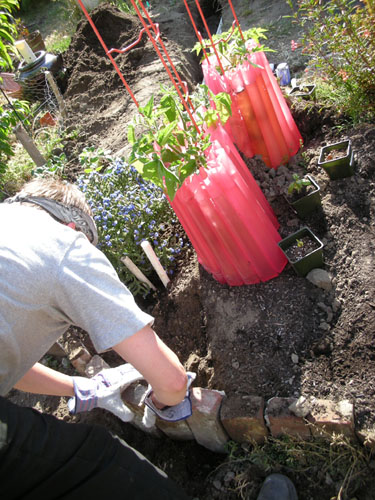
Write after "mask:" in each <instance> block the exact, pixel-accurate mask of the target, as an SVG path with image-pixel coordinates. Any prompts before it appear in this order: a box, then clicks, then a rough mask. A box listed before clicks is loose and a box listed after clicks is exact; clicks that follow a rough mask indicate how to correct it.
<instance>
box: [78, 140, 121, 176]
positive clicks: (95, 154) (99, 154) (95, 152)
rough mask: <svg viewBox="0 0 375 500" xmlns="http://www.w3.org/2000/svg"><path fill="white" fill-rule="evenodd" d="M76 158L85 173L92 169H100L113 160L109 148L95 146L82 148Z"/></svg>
mask: <svg viewBox="0 0 375 500" xmlns="http://www.w3.org/2000/svg"><path fill="white" fill-rule="evenodd" d="M78 159H79V163H80V165H81V167H83V169H84V171H85V172H86V173H87V174H88V173H90V172H92V171H93V170H97V171H100V170H102V169H103V167H106V166H108V165H109V164H110V163H112V162H113V161H114V158H113V156H111V151H110V150H109V149H103V148H95V146H88V147H86V148H83V150H82V152H81V153H80V154H79V157H78Z"/></svg>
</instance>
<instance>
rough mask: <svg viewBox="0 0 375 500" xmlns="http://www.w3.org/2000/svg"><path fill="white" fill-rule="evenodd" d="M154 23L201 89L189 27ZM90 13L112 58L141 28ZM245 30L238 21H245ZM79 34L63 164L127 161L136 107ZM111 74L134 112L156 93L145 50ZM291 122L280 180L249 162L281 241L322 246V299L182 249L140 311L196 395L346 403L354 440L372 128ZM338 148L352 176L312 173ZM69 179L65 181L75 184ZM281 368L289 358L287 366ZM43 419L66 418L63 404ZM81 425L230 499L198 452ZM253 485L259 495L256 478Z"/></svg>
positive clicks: (323, 118)
mask: <svg viewBox="0 0 375 500" xmlns="http://www.w3.org/2000/svg"><path fill="white" fill-rule="evenodd" d="M181 4H182V3H181ZM234 4H235V6H236V3H235V2H234ZM280 4H281V2H280ZM238 8H239V7H238ZM159 10H160V11H159V12H156V7H155V11H154V13H155V15H158V20H159V18H160V26H161V31H162V33H163V28H164V29H165V33H166V36H167V37H168V38H170V41H169V42H168V43H169V47H170V50H171V52H173V54H174V56H175V57H177V58H179V59H180V63H181V70H182V72H183V74H184V77H186V78H185V79H189V80H188V81H189V83H191V84H193V83H194V82H199V81H200V77H201V75H200V71H199V68H198V66H197V64H196V62H197V61H196V60H194V57H193V56H192V55H191V54H190V53H189V52H188V49H189V48H191V47H192V46H193V44H194V43H195V40H194V37H193V35H192V34H191V33H190V31H189V29H188V28H189V24H188V23H183V22H181V16H183V15H184V14H183V11H182V9H180V8H178V9H177V8H176V11H174V10H173V9H171V10H169V11H168V12H167V10H165V11H163V9H162V8H161V7H160V8H159ZM239 11H240V9H239ZM282 11H283V9H282V8H281V7H280V12H282ZM98 12H99V14H98V19H97V27H98V29H99V30H100V29H101V27H102V28H103V29H104V27H105V26H111V38H110V39H108V40H107V43H108V45H109V46H111V47H112V46H113V45H117V42H116V41H117V40H120V41H121V45H123V44H125V43H129V41H131V40H132V39H134V37H135V36H134V35H135V33H136V31H137V29H138V28H139V23H138V21H135V20H131V19H130V20H128V22H129V29H128V31H127V32H126V33H124V32H123V28H122V27H123V22H122V21H121V22H120V21H119V22H115V21H116V19H117V20H118V16H119V15H118V14H117V13H116V12H115V10H114V9H113V8H112V7H107V8H100V9H99V11H98ZM238 13H240V12H238ZM263 15H264V13H263ZM120 17H121V19H124V17H123V15H121V16H120ZM226 17H228V15H227V13H226ZM109 18H110V19H109ZM240 21H241V24H242V22H243V21H242V19H241V18H240ZM245 22H247V23H248V22H249V21H248V20H247V18H246V19H245V20H244V24H245ZM117 26H118V29H119V30H120V31H119V32H118V33H117V32H116V31H115V29H116V28H115V27H117ZM177 27H178V29H177ZM244 27H246V26H244ZM183 28H184V29H186V31H184V29H183ZM90 30H91V28H90V27H89V26H88V25H87V23H85V22H82V24H81V25H80V27H79V28H78V31H77V34H76V36H75V37H74V39H73V41H72V45H71V47H70V49H69V51H68V52H67V53H66V54H65V56H64V60H65V64H66V66H67V68H68V82H67V89H66V93H65V100H66V104H67V110H68V115H69V121H70V122H71V124H75V126H77V125H79V127H80V130H81V132H82V134H83V135H81V138H82V137H83V139H84V140H83V141H81V143H78V144H77V143H76V142H75V143H73V142H71V143H69V144H67V146H66V147H67V151H70V154H73V152H75V151H77V150H79V148H80V147H81V148H82V146H83V145H85V146H88V145H95V146H97V147H99V146H100V147H103V148H106V147H110V148H111V149H112V151H114V152H119V151H121V150H122V151H126V125H127V123H128V121H129V118H130V115H131V114H132V113H134V112H135V108H134V106H133V104H132V103H131V102H130V99H129V96H128V95H127V93H126V89H125V87H123V86H122V84H121V82H120V80H119V78H118V76H117V75H116V73H115V71H114V68H113V66H112V65H111V63H110V61H109V59H108V58H106V56H105V55H104V53H103V49H102V48H101V47H100V45H99V44H98V42H97V40H96V38H95V36H94V34H93V33H91V31H90ZM101 33H102V35H103V36H104V35H105V33H103V32H101ZM122 36H123V38H121V37H122ZM290 37H291V35H290V34H289V33H288V34H287V35H286V36H285V43H284V45H286V44H287V43H289V44H290ZM271 41H272V40H271ZM278 43H279V39H278ZM117 57H122V56H117ZM121 65H122V66H121V69H122V70H123V71H124V76H125V78H126V79H127V81H128V83H129V84H130V86H131V88H132V89H133V91H135V92H136V96H137V98H139V99H140V101H141V102H142V103H145V102H146V101H147V100H148V98H149V95H150V92H152V91H155V89H156V88H157V86H158V84H159V83H162V82H164V83H165V82H167V78H166V76H165V75H164V70H163V69H162V68H161V67H160V66H159V65H158V63H157V60H156V57H155V56H154V54H153V51H152V49H151V48H150V47H149V46H148V45H147V46H146V45H145V44H144V45H143V46H141V47H140V48H137V49H136V50H135V51H134V53H133V55H130V54H129V56H125V57H124V58H123V62H122V63H121ZM293 114H294V116H295V119H296V122H297V126H298V127H299V129H300V131H301V134H302V136H303V138H304V142H305V145H304V148H303V151H302V152H300V153H299V154H298V155H297V156H296V157H295V158H293V159H292V161H291V162H290V163H289V165H288V167H280V168H279V169H278V170H277V171H274V170H269V169H268V168H266V167H265V166H264V164H263V162H262V161H261V160H260V159H258V158H253V159H248V160H247V161H246V163H247V165H248V167H249V169H250V171H251V172H252V174H253V175H254V177H255V178H256V180H257V181H258V183H259V185H260V187H261V188H262V190H263V192H264V193H265V195H266V197H267V199H268V201H269V202H270V204H271V206H272V207H273V209H274V210H275V213H276V215H277V217H278V220H279V222H280V229H279V232H280V235H281V237H285V236H287V235H288V234H291V233H293V232H295V231H296V230H297V229H299V228H300V227H302V226H304V225H308V226H309V227H310V228H311V229H312V230H313V232H314V233H315V234H316V235H317V236H318V237H319V239H320V240H322V241H323V243H324V245H325V246H324V262H325V265H324V269H325V270H326V271H327V272H328V273H329V274H330V277H331V284H332V288H331V289H329V290H326V289H323V288H319V287H317V286H315V285H313V284H312V283H311V282H310V281H308V280H307V279H305V278H302V277H298V276H296V274H295V273H294V271H293V269H292V268H291V267H290V266H289V265H288V266H287V267H286V268H285V270H284V271H283V272H282V273H281V274H280V276H278V277H277V278H275V279H272V280H270V281H268V282H266V283H260V284H257V285H251V286H240V287H229V286H227V285H221V284H219V283H218V282H217V281H215V280H214V279H213V278H212V277H211V276H210V275H209V274H208V273H207V272H206V271H205V270H204V269H203V268H202V267H201V266H200V265H199V264H198V261H197V258H196V254H195V252H194V251H193V249H190V250H188V251H186V252H185V253H184V254H183V258H182V259H181V260H180V262H179V266H178V272H177V273H176V274H175V276H174V278H173V279H172V281H171V283H170V285H169V287H168V290H165V289H164V288H163V286H162V285H161V283H156V282H155V284H157V285H158V288H159V292H158V294H157V296H156V298H154V299H153V300H151V299H150V300H149V301H148V302H146V303H142V304H141V305H142V307H144V308H146V309H147V310H148V311H149V312H151V314H153V315H154V316H155V330H156V331H157V333H158V334H159V335H160V337H161V338H162V339H163V340H164V341H165V342H166V343H167V344H168V345H169V346H170V347H171V348H172V349H173V350H174V351H175V352H176V353H177V354H178V356H179V357H180V359H181V361H182V362H183V363H184V365H185V366H186V368H187V369H189V370H192V371H195V372H196V373H197V380H196V382H195V385H196V386H201V387H207V388H212V389H218V390H222V391H225V392H226V393H227V394H236V395H240V396H241V397H243V398H246V396H249V395H256V396H262V397H264V398H265V399H268V398H271V397H273V396H285V397H289V396H293V397H299V396H300V395H303V396H305V397H309V396H315V397H319V398H323V399H332V400H335V401H339V400H342V399H348V400H349V401H350V402H352V403H353V404H354V409H355V417H356V427H357V430H358V431H361V432H366V431H367V430H368V429H374V428H375V347H374V342H373V337H374V326H373V325H374V324H375V300H374V296H375V273H374V267H375V266H374V252H375V239H374V203H375V184H374V178H375V177H374V174H375V164H374V161H373V158H374V156H375V128H374V126H373V125H370V124H369V125H361V126H360V127H358V128H350V129H346V130H344V131H343V132H341V133H338V132H335V130H336V131H338V130H339V129H338V128H336V129H334V128H332V127H333V126H334V125H340V124H342V123H343V120H342V117H340V116H336V115H335V114H334V113H328V112H321V111H320V110H319V108H318V107H317V104H315V103H314V102H307V103H306V102H302V103H301V102H296V103H293ZM343 138H350V139H351V141H352V146H353V149H354V150H355V151H356V153H357V155H356V158H357V162H356V165H355V175H354V176H353V177H350V178H346V179H343V180H339V181H330V180H329V178H328V176H327V174H326V173H325V172H324V171H323V170H322V169H320V168H318V165H317V162H318V159H319V152H320V148H321V146H322V145H324V144H328V143H332V142H335V141H336V140H342V139H343ZM296 172H297V173H298V174H300V175H301V176H303V175H304V174H305V173H308V174H311V175H313V176H314V178H315V179H316V180H317V182H318V183H319V185H320V187H321V194H322V212H321V213H315V214H314V215H312V216H310V217H308V218H307V221H306V220H304V221H301V220H299V219H298V218H297V216H296V215H295V213H294V212H293V211H292V210H291V209H290V207H289V206H288V204H287V203H286V201H285V199H284V197H283V193H284V192H285V189H286V188H287V186H288V185H289V183H290V182H291V180H292V174H293V173H296ZM77 173H78V172H77V171H76V170H75V169H74V168H73V169H72V170H71V172H70V177H71V179H72V180H74V179H75V178H76V176H77ZM75 337H76V338H77V339H79V340H80V341H83V342H84V343H85V344H86V346H87V347H88V349H89V350H90V349H91V345H90V342H89V340H88V339H87V336H86V335H85V334H84V332H77V331H75V330H73V331H71V332H70V338H71V339H74V338H75ZM292 355H297V357H298V362H297V363H295V362H294V361H295V359H297V358H295V356H293V358H292ZM103 357H104V359H106V360H107V361H108V362H109V363H110V364H117V363H118V362H119V359H118V358H116V356H114V355H113V354H110V353H108V354H105V355H103ZM46 401H47V400H44V399H43V400H42V402H41V404H40V406H41V407H43V408H46V405H47V408H48V404H50V403H46ZM56 404H57V403H56ZM47 411H51V412H53V413H55V414H57V415H58V416H59V417H60V418H62V417H63V418H65V419H69V418H70V417H68V415H67V414H66V410H64V406H63V405H61V404H60V406H59V407H58V408H57V409H56V408H55V409H53V408H50V409H49V410H47ZM77 419H79V418H78V417H74V418H72V420H73V421H76V420H77ZM86 421H91V422H99V423H103V424H104V425H107V426H109V427H110V428H112V429H113V431H114V432H116V433H118V434H120V435H122V436H123V437H125V438H127V439H129V440H130V441H131V442H132V444H133V445H134V446H135V447H137V448H138V449H139V450H140V451H142V452H144V453H145V454H146V455H147V456H148V457H149V458H151V460H153V461H157V462H158V463H159V464H161V463H163V464H164V466H165V467H164V468H165V469H166V470H167V472H168V473H169V474H170V475H171V476H172V477H175V478H176V479H177V480H178V481H179V482H181V483H182V484H184V485H185V487H187V488H188V489H189V490H190V492H193V493H194V494H196V495H199V498H201V499H203V498H207V499H208V498H222V499H229V498H240V497H236V496H233V497H232V496H230V495H231V493H229V490H225V488H224V490H220V488H215V487H214V486H212V485H213V482H214V481H212V482H211V486H210V488H211V490H210V491H208V490H207V491H206V492H205V491H203V489H202V484H203V482H204V479H205V478H206V476H207V474H208V472H209V471H212V470H213V468H214V467H215V466H216V465H217V464H218V463H219V461H220V459H219V457H217V456H216V455H214V454H212V453H210V452H208V451H207V450H202V449H201V448H200V447H199V446H198V445H195V444H193V443H187V444H181V443H172V442H170V441H168V440H167V442H166V443H163V444H162V445H160V443H159V442H158V441H157V440H156V441H155V440H153V439H152V438H148V437H147V438H146V437H145V436H144V435H142V433H138V431H135V430H131V429H129V426H125V427H124V426H123V425H121V424H120V422H119V421H118V420H117V419H115V418H111V416H110V415H108V414H103V412H101V411H98V412H93V414H92V415H90V416H88V417H86ZM197 450H198V451H197ZM189 455H190V457H191V459H190V457H189ZM197 457H199V459H198V458H197ZM254 474H255V477H256V481H257V484H258V483H259V481H260V480H261V478H262V474H263V473H259V471H258V476H257V475H256V471H255V473H254ZM296 481H297V482H298V478H296ZM301 481H302V480H301ZM303 484H304V483H303V481H302V482H301V484H300V487H303ZM223 485H224V482H223V481H222V486H223ZM216 486H217V485H216ZM254 491H255V490H254ZM301 491H302V490H301ZM249 494H250V493H249ZM252 494H253V495H254V494H255V493H254V492H253V493H252ZM331 494H332V491H331V490H329V488H328V485H325V484H323V485H322V490H321V491H320V492H319V493H317V495H318V496H314V497H312V498H322V499H324V498H327V499H328V498H330V496H331ZM204 495H207V496H206V497H205V496H204ZM325 495H327V496H325ZM246 498H256V497H255V496H247V497H246ZM301 498H302V497H301ZM304 498H307V496H306V497H304ZM358 498H365V497H360V496H358Z"/></svg>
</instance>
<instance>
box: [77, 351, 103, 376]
mask: <svg viewBox="0 0 375 500" xmlns="http://www.w3.org/2000/svg"><path fill="white" fill-rule="evenodd" d="M72 363H73V361H72ZM105 368H109V364H108V363H106V362H105V361H104V359H103V358H101V357H100V356H98V355H97V354H95V355H94V356H93V357H92V358H91V359H90V361H89V362H88V363H86V366H85V371H84V373H85V375H87V376H88V377H89V378H91V377H94V376H95V375H97V374H98V373H99V372H100V371H102V370H104V369H105Z"/></svg>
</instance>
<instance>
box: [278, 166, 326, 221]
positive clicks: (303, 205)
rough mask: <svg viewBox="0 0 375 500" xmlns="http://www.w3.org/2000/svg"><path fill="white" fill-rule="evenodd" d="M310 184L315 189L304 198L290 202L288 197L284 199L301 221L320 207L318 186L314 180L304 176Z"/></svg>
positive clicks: (309, 176)
mask: <svg viewBox="0 0 375 500" xmlns="http://www.w3.org/2000/svg"><path fill="white" fill-rule="evenodd" d="M304 178H306V179H308V180H309V181H310V182H311V184H312V185H313V186H314V187H315V189H314V191H311V192H310V193H309V194H307V195H306V196H302V197H301V198H299V199H298V200H296V201H293V202H290V201H289V200H288V197H286V200H287V202H288V203H289V205H290V206H291V207H292V209H293V210H294V211H295V212H296V213H297V215H298V216H299V217H300V218H301V219H303V218H305V217H307V216H308V215H310V214H311V213H312V212H314V211H315V210H318V209H319V208H320V207H321V206H322V200H321V196H320V186H319V184H318V183H317V182H316V180H315V179H314V178H313V177H311V175H305V177H304Z"/></svg>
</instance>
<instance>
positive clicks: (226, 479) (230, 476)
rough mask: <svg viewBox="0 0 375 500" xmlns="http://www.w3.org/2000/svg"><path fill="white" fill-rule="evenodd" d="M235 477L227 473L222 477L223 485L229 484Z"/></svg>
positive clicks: (232, 473)
mask: <svg viewBox="0 0 375 500" xmlns="http://www.w3.org/2000/svg"><path fill="white" fill-rule="evenodd" d="M235 477H236V475H235V473H234V472H232V471H228V472H227V473H226V474H225V476H224V483H229V482H230V481H232V479H234V478H235Z"/></svg>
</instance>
